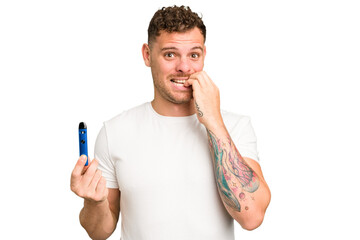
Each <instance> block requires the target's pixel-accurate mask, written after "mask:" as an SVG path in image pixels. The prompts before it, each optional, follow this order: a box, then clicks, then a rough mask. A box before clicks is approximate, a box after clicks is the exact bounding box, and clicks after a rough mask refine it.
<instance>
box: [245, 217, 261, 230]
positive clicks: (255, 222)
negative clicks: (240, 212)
mask: <svg viewBox="0 0 360 240" xmlns="http://www.w3.org/2000/svg"><path fill="white" fill-rule="evenodd" d="M263 220H264V214H262V215H261V214H258V216H253V217H252V218H251V219H248V220H247V221H245V222H243V223H241V224H240V225H241V227H242V228H243V229H245V230H247V231H252V230H255V229H256V228H258V227H259V226H260V225H261V224H262V222H263Z"/></svg>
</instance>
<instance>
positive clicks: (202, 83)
mask: <svg viewBox="0 0 360 240" xmlns="http://www.w3.org/2000/svg"><path fill="white" fill-rule="evenodd" d="M184 86H185V87H188V86H192V89H193V97H194V100H195V101H194V104H195V108H196V113H197V117H198V119H199V121H200V122H201V123H202V124H203V125H204V126H205V127H206V128H207V129H211V128H212V127H216V126H219V124H220V125H223V120H222V117H221V113H220V93H219V89H218V87H217V86H216V85H215V83H214V82H213V81H212V80H211V78H210V77H209V76H208V75H207V74H206V72H204V71H201V72H197V73H194V74H192V75H191V76H190V77H189V79H188V80H187V81H186V82H185V84H184Z"/></svg>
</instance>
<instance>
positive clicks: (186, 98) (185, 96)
mask: <svg viewBox="0 0 360 240" xmlns="http://www.w3.org/2000/svg"><path fill="white" fill-rule="evenodd" d="M171 78H172V77H167V78H166V81H167V83H169V84H172V83H171V82H170V79H171ZM153 82H154V87H155V89H156V90H157V92H158V93H159V94H160V95H161V97H162V98H164V99H166V100H167V101H169V102H171V103H174V104H184V103H189V102H190V101H191V99H192V91H189V92H171V91H170V86H167V85H166V83H164V82H163V81H159V80H156V78H155V76H153Z"/></svg>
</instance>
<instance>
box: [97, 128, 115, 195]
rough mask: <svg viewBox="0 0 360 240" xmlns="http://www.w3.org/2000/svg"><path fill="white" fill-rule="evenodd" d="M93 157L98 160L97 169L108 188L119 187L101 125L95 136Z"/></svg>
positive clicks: (104, 129)
mask: <svg viewBox="0 0 360 240" xmlns="http://www.w3.org/2000/svg"><path fill="white" fill-rule="evenodd" d="M94 155H95V159H97V160H98V161H99V167H98V169H100V170H101V172H102V175H103V177H104V178H105V179H106V186H107V187H108V188H119V185H118V182H117V178H116V172H115V165H114V162H113V161H112V159H111V156H110V152H109V147H108V140H107V134H106V128H105V126H103V127H102V128H101V130H100V132H99V134H98V136H97V138H96V143H95V154H94Z"/></svg>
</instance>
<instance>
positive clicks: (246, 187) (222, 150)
mask: <svg viewBox="0 0 360 240" xmlns="http://www.w3.org/2000/svg"><path fill="white" fill-rule="evenodd" d="M207 133H208V139H209V144H210V149H211V153H212V154H213V160H214V166H215V177H216V183H217V186H218V189H219V191H220V196H221V199H222V200H223V202H224V203H225V204H226V205H228V206H229V207H230V208H232V209H234V210H236V211H238V212H240V211H241V206H240V201H241V200H243V199H244V198H245V194H244V193H243V191H246V192H249V193H253V192H255V191H256V190H257V189H258V188H259V184H260V181H259V178H258V177H257V175H256V174H255V172H254V171H253V170H252V169H251V168H250V167H249V166H248V165H247V164H246V162H245V161H244V159H243V158H242V157H241V155H240V153H239V152H238V150H237V149H236V147H235V145H234V143H233V142H232V141H231V139H230V137H228V141H227V142H222V141H221V140H220V139H219V138H217V137H216V136H215V134H214V133H213V132H211V131H210V130H208V129H207Z"/></svg>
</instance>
